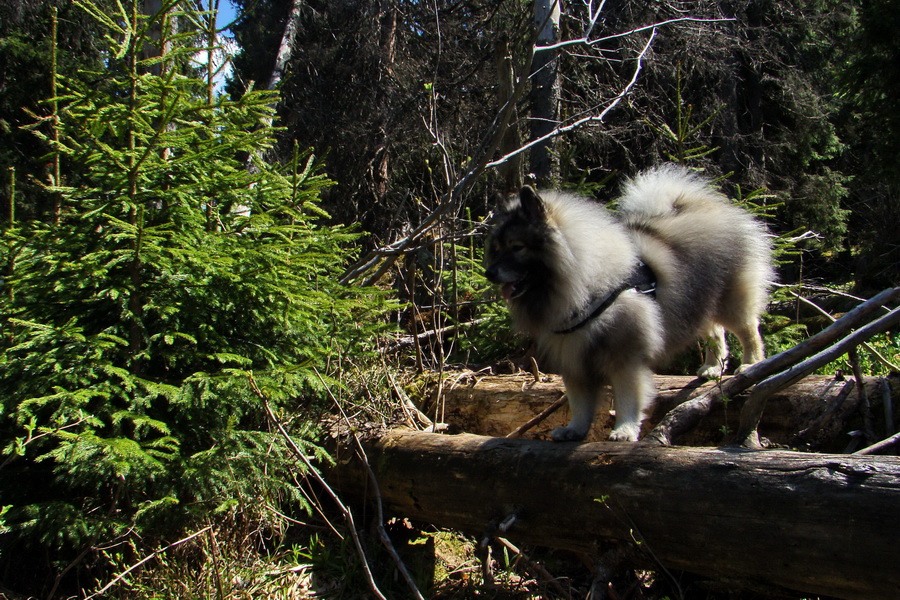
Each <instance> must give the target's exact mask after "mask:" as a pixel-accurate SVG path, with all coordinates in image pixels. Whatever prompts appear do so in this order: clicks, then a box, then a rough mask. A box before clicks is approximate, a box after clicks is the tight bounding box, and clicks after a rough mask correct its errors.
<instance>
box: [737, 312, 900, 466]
mask: <svg viewBox="0 0 900 600" xmlns="http://www.w3.org/2000/svg"><path fill="white" fill-rule="evenodd" d="M897 323H900V308H896V309H894V310H892V311H891V312H889V313H888V314H887V315H885V316H883V317H881V318H880V319H877V320H875V321H873V322H872V323H869V324H868V325H866V326H865V327H861V328H859V329H858V330H857V331H855V332H853V333H852V334H850V335H848V336H847V337H845V338H844V339H842V340H841V341H839V342H838V343H836V344H834V345H833V346H831V347H830V348H827V349H825V350H823V351H822V352H819V353H817V354H815V355H813V356H810V357H809V358H807V359H805V360H803V361H801V362H800V363H797V364H795V365H792V366H791V367H790V368H789V369H787V370H786V371H783V372H781V373H779V374H778V375H775V376H773V377H769V378H768V379H766V380H765V381H763V382H762V383H760V384H758V385H757V386H756V387H755V388H754V389H753V392H752V393H751V394H750V397H749V398H748V399H747V401H746V402H745V403H744V407H743V409H742V410H741V424H740V429H739V430H738V434H737V439H738V441H739V442H740V444H741V445H743V446H746V447H748V448H760V447H761V444H760V442H759V436H758V434H757V431H756V428H757V427H758V426H759V419H760V417H762V412H763V410H765V407H766V401H767V400H768V399H769V397H770V396H771V395H772V394H774V393H775V392H777V391H778V390H781V389H784V388H785V387H787V386H789V385H791V384H792V383H795V382H797V381H799V380H800V379H803V378H804V377H806V376H807V375H809V374H810V373H812V372H813V371H815V370H816V369H818V368H819V367H821V366H824V365H826V364H828V363H830V362H831V361H833V360H835V359H837V358H838V357H840V356H841V355H842V354H845V353H847V352H848V351H851V350H853V349H854V348H856V347H857V346H858V345H859V344H860V343H861V342H863V341H865V340H868V339H870V338H872V337H873V336H875V335H878V334H879V333H884V332H885V331H887V330H888V329H890V328H892V327H894V326H895V325H897ZM857 377H858V379H859V380H858V385H862V382H861V379H862V376H861V375H860V374H857ZM863 392H864V390H863ZM861 398H863V401H865V400H864V398H865V397H864V396H861ZM867 428H868V429H871V416H870V417H869V423H868V427H867ZM867 436H868V434H867Z"/></svg>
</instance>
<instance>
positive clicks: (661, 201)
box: [618, 164, 723, 217]
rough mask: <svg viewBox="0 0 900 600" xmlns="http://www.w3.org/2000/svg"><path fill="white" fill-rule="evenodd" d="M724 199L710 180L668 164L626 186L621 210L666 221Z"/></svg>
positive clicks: (635, 215) (650, 171) (626, 214)
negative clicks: (667, 218) (676, 214)
mask: <svg viewBox="0 0 900 600" xmlns="http://www.w3.org/2000/svg"><path fill="white" fill-rule="evenodd" d="M722 199H723V196H722V195H721V194H719V193H718V192H717V191H715V190H714V189H713V188H711V187H710V185H709V182H708V181H707V180H706V179H704V178H702V177H700V176H699V175H696V174H695V173H693V172H691V171H689V170H688V169H686V168H684V167H681V166H679V165H674V164H666V165H661V166H659V167H655V168H653V169H650V170H648V171H644V172H643V173H641V174H639V175H638V176H637V177H635V178H634V179H632V180H630V181H629V182H628V183H626V184H625V188H624V190H623V193H622V196H621V197H620V198H619V201H618V206H619V211H620V212H622V213H624V216H626V217H662V216H665V215H671V214H675V213H676V212H679V211H681V210H685V209H688V210H689V209H690V208H692V207H700V206H703V205H707V204H708V203H709V202H720V201H721V200H722Z"/></svg>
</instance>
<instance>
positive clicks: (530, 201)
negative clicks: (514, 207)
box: [519, 185, 547, 221]
mask: <svg viewBox="0 0 900 600" xmlns="http://www.w3.org/2000/svg"><path fill="white" fill-rule="evenodd" d="M519 202H521V203H522V210H524V211H525V215H526V216H527V217H528V218H529V219H530V220H532V221H545V220H546V219H547V209H546V207H545V206H544V201H543V200H541V197H540V196H539V195H538V193H537V192H536V191H534V188H533V187H531V186H530V185H526V186H525V187H523V188H522V189H521V190H519Z"/></svg>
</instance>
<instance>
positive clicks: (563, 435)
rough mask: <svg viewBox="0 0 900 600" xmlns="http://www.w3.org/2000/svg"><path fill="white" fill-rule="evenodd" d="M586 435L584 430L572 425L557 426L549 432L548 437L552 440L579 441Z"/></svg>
mask: <svg viewBox="0 0 900 600" xmlns="http://www.w3.org/2000/svg"><path fill="white" fill-rule="evenodd" d="M586 436H587V432H586V431H578V430H577V429H575V428H574V427H557V428H556V429H554V430H553V431H551V432H550V438H551V439H552V440H553V441H554V442H580V441H581V440H583V439H584V438H585V437H586Z"/></svg>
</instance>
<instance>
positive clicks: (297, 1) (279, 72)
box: [266, 0, 303, 90]
mask: <svg viewBox="0 0 900 600" xmlns="http://www.w3.org/2000/svg"><path fill="white" fill-rule="evenodd" d="M302 8H303V2H302V0H293V1H292V2H291V12H290V13H289V14H288V19H287V23H285V26H284V34H283V35H282V36H281V43H280V44H278V54H277V55H276V56H275V65H274V67H273V68H272V76H271V77H270V78H269V83H268V85H267V86H266V89H267V90H274V89H276V88H277V87H278V85H279V84H280V83H281V80H282V79H284V74H285V71H287V65H288V63H289V62H290V61H291V55H292V54H293V52H294V38H295V37H296V36H297V29H299V28H300V16H301V12H302Z"/></svg>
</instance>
